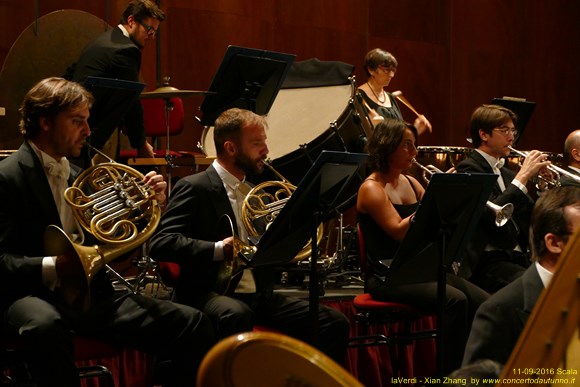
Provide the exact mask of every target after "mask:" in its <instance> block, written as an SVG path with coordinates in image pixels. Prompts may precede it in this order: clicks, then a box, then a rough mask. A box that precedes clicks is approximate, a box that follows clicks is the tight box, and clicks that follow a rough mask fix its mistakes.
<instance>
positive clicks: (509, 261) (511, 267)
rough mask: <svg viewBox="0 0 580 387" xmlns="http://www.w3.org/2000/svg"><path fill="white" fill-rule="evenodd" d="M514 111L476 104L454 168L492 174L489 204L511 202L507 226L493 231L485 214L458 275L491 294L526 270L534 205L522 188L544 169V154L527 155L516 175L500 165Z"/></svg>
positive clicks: (513, 129)
mask: <svg viewBox="0 0 580 387" xmlns="http://www.w3.org/2000/svg"><path fill="white" fill-rule="evenodd" d="M516 123H517V117H516V114H515V113H514V112H512V111H511V110H509V109H507V108H504V107H502V106H498V105H482V106H480V107H478V108H477V109H476V110H475V111H474V112H473V114H472V116H471V124H470V126H471V138H472V142H473V146H474V148H475V150H474V151H473V152H471V153H470V154H469V155H468V157H467V159H465V160H463V161H462V162H460V163H459V164H457V167H456V169H457V172H466V173H495V174H496V175H498V179H497V183H496V184H495V186H494V187H493V189H492V193H491V195H490V198H489V201H490V202H492V203H494V204H496V205H499V206H503V205H505V204H507V203H512V204H513V206H514V211H513V214H512V216H511V219H510V221H508V222H507V223H506V224H505V225H504V226H502V227H497V226H496V224H495V214H493V213H492V212H491V211H486V212H485V213H484V216H482V218H481V219H480V221H479V223H478V225H477V228H476V230H475V231H474V233H473V237H472V238H471V240H470V241H469V243H468V245H467V249H466V252H465V257H464V259H463V261H462V262H461V266H460V269H459V273H458V274H459V275H460V276H462V277H464V278H466V279H468V280H470V281H471V282H473V283H474V284H476V285H478V286H479V287H481V288H482V289H484V290H486V291H488V292H490V293H494V292H496V291H497V290H499V289H500V288H502V287H503V286H505V285H507V284H508V283H510V282H512V281H513V280H514V279H516V278H517V277H519V276H520V275H522V273H523V272H524V271H525V269H526V268H527V267H528V266H529V264H530V262H529V254H528V228H529V219H530V214H531V211H532V208H533V205H534V200H533V199H532V198H531V197H530V195H528V190H527V187H526V185H527V184H528V182H529V181H531V180H532V179H533V178H534V177H536V176H537V175H538V173H540V171H541V170H542V169H543V168H545V167H546V166H548V165H549V164H550V161H548V158H547V155H546V154H544V153H542V152H539V151H537V150H533V151H531V152H528V153H527V157H526V158H525V160H524V161H523V163H522V165H521V166H520V169H519V171H518V172H517V174H516V173H515V172H514V171H512V170H511V169H510V168H508V167H507V166H504V161H505V160H504V158H505V157H507V156H509V155H510V152H511V151H510V147H511V146H512V145H513V142H514V138H515V136H516V134H517V130H516V126H515V125H516Z"/></svg>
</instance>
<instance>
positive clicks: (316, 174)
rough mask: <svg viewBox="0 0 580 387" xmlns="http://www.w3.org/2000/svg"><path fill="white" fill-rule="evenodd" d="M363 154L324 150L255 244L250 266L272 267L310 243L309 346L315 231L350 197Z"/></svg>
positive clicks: (314, 301) (315, 296) (314, 317)
mask: <svg viewBox="0 0 580 387" xmlns="http://www.w3.org/2000/svg"><path fill="white" fill-rule="evenodd" d="M367 156H368V155H367V154H365V153H348V152H335V151H327V150H324V151H322V153H321V154H320V155H319V156H318V158H317V159H316V161H315V162H314V164H313V165H312V167H311V168H310V169H309V170H308V172H307V173H306V175H305V176H304V178H303V179H302V181H301V182H300V184H298V187H296V190H295V191H294V193H292V195H291V196H290V199H289V200H288V202H287V203H286V204H285V205H284V208H282V210H281V211H280V213H279V214H278V216H277V217H276V219H275V220H274V222H272V224H271V225H270V227H268V229H267V230H266V232H265V233H264V235H263V236H262V237H261V238H260V240H259V241H258V244H257V248H258V249H257V251H256V253H255V254H254V256H253V258H252V260H251V261H250V263H249V264H250V266H254V267H256V266H262V265H276V264H286V263H289V262H291V261H292V260H293V259H294V257H295V256H296V255H297V254H298V252H299V251H300V250H301V249H302V248H303V247H304V246H305V245H306V243H307V242H308V239H310V241H311V249H312V252H311V257H310V274H309V275H310V281H309V310H310V315H311V316H310V318H311V324H312V332H311V333H312V342H313V343H316V342H317V340H318V303H319V284H318V264H317V263H318V246H317V230H318V226H319V225H320V223H321V222H322V220H323V219H324V218H325V217H327V216H329V214H331V213H332V212H333V211H334V210H335V208H336V206H337V205H339V204H341V200H343V198H344V197H345V196H351V195H352V192H347V191H351V190H353V189H355V187H356V185H354V184H352V181H353V179H356V178H357V176H360V173H361V169H362V168H363V165H364V162H365V160H366V159H367Z"/></svg>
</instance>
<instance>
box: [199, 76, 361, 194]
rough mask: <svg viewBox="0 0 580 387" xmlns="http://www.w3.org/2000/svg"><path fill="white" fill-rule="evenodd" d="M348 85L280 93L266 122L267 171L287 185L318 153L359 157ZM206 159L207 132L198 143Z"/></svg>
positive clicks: (355, 110)
mask: <svg viewBox="0 0 580 387" xmlns="http://www.w3.org/2000/svg"><path fill="white" fill-rule="evenodd" d="M354 93H355V87H354V80H351V83H350V84H347V85H339V86H324V87H310V88H297V89H282V90H280V91H279V93H278V96H277V97H276V100H275V101H274V104H273V105H272V108H271V109H270V112H269V113H268V115H267V117H266V120H267V122H268V130H267V132H266V134H267V136H268V140H267V144H268V149H269V151H270V152H269V157H270V158H271V159H272V166H274V167H275V168H276V170H278V171H279V172H280V173H281V174H283V175H284V176H285V177H286V178H287V179H288V180H289V181H290V182H291V183H292V184H294V185H298V183H300V180H301V178H302V176H304V174H305V173H306V171H307V170H308V169H309V168H310V166H311V165H312V163H313V162H314V160H316V158H317V157H318V155H319V154H320V153H321V152H322V151H323V150H335V151H349V152H362V151H363V150H364V143H365V142H366V141H365V140H366V136H367V134H366V132H365V129H364V128H363V126H362V124H361V118H360V115H359V111H360V107H359V106H358V102H357V101H356V99H355V98H354ZM201 143H202V147H203V148H204V151H205V153H206V155H207V156H215V145H214V142H213V128H212V127H207V128H205V129H204V133H203V134H202V138H201Z"/></svg>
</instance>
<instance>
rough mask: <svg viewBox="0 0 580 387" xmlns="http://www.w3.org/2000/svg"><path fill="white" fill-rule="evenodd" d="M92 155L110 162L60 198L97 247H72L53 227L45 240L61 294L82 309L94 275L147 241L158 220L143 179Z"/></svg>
mask: <svg viewBox="0 0 580 387" xmlns="http://www.w3.org/2000/svg"><path fill="white" fill-rule="evenodd" d="M89 148H92V147H90V146H89ZM92 150H93V151H95V152H97V153H99V154H100V155H101V156H103V157H105V158H106V159H108V160H109V161H108V162H105V163H101V164H97V165H93V166H91V167H89V168H88V169H86V170H85V171H83V172H82V173H81V174H80V175H79V176H78V177H77V178H76V180H75V181H74V183H73V185H72V186H71V187H69V188H67V189H66V191H65V194H64V198H65V201H66V202H67V203H68V205H69V206H70V207H71V209H72V212H73V215H74V217H75V219H76V221H77V222H78V223H79V224H80V226H81V227H82V228H83V229H84V230H85V231H86V232H88V233H90V234H91V235H93V236H94V237H95V238H96V239H97V240H98V241H99V242H101V243H102V244H94V245H92V246H83V245H81V244H78V243H76V242H73V241H72V240H71V238H70V237H69V236H68V235H67V234H66V233H65V231H64V230H62V229H61V228H59V227H57V226H55V225H51V226H48V227H47V229H46V232H45V235H44V246H45V252H46V253H47V254H49V255H55V256H58V258H57V262H56V268H57V276H58V278H59V285H58V290H59V292H60V294H61V295H62V296H63V298H64V299H65V301H67V303H69V304H70V305H71V306H73V307H76V308H79V309H83V310H85V309H87V308H88V307H89V305H90V284H91V281H92V280H93V278H94V276H95V274H96V273H97V272H99V271H100V270H101V269H102V268H103V267H105V265H107V264H108V263H109V262H111V261H113V260H115V259H116V258H118V257H120V256H121V255H123V254H126V253H128V252H130V251H132V250H134V249H135V248H137V247H138V246H140V245H142V244H143V243H144V242H145V241H146V240H148V239H149V238H150V237H151V236H152V235H153V232H154V231H155V229H156V227H157V225H158V224H159V220H160V217H161V208H160V207H159V205H158V204H157V201H156V200H155V199H154V197H155V192H154V191H153V189H152V188H151V187H149V186H147V185H146V184H145V183H144V179H145V177H144V176H143V174H141V173H140V172H139V171H137V170H135V169H133V168H130V167H128V166H126V165H124V164H120V163H117V162H115V161H114V160H112V159H110V158H109V157H108V156H106V155H105V154H104V153H102V152H100V151H99V150H97V149H95V148H92Z"/></svg>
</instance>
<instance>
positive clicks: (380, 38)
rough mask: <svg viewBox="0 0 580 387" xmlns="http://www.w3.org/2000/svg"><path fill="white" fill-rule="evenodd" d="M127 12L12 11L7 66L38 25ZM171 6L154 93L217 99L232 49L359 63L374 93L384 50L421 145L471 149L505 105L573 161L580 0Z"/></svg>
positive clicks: (26, 0) (209, 0)
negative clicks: (166, 88) (525, 111)
mask: <svg viewBox="0 0 580 387" xmlns="http://www.w3.org/2000/svg"><path fill="white" fill-rule="evenodd" d="M125 5H126V1H125V0H106V1H105V0H99V1H97V0H90V1H86V0H50V1H49V0H44V1H43V0H36V1H32V0H0V25H1V26H2V27H1V28H2V33H1V34H0V65H3V64H4V60H5V58H6V56H7V55H8V52H9V50H10V48H11V47H12V45H13V43H14V42H15V41H16V40H17V38H18V36H19V35H20V33H21V32H22V31H23V30H25V29H26V28H28V27H29V26H30V25H32V24H34V23H35V18H36V17H37V16H38V17H42V16H44V15H46V14H48V13H50V12H53V11H57V10H61V9H78V10H82V11H85V12H88V13H90V14H92V15H95V16H96V17H98V18H100V19H103V20H105V21H107V22H108V23H109V24H111V25H116V24H117V21H118V19H119V16H120V13H121V12H122V10H123V9H124V7H125ZM160 5H161V7H162V8H163V9H164V10H165V11H166V13H167V19H166V21H165V22H164V23H162V26H161V29H160V38H159V39H158V44H157V45H155V44H154V45H151V46H150V47H147V48H146V49H145V52H144V60H143V66H142V75H143V78H144V81H145V82H146V83H147V90H153V89H155V88H156V87H157V86H158V85H159V82H160V80H161V78H162V77H163V76H166V75H168V76H170V77H171V84H172V85H173V86H175V87H177V88H179V89H186V90H207V89H208V87H209V85H210V83H211V80H212V77H213V74H214V73H215V71H216V70H217V67H218V65H219V64H220V62H221V59H222V57H223V55H224V53H225V50H226V47H227V46H228V45H230V44H233V45H240V46H245V47H252V48H259V49H266V50H273V51H280V52H286V53H292V54H295V55H296V60H297V61H300V60H306V59H310V58H318V59H320V60H323V61H342V62H346V63H350V64H353V65H355V66H356V68H355V74H356V79H357V83H358V84H362V83H364V82H365V81H366V77H365V75H364V72H363V70H362V68H361V65H362V60H363V57H364V55H365V53H366V52H367V51H368V50H369V49H372V48H374V47H381V48H384V49H386V50H388V51H391V52H392V53H393V54H394V55H395V56H396V57H397V59H398V61H399V69H398V71H397V74H396V77H395V78H394V80H393V81H392V83H391V85H390V86H389V91H394V90H401V91H403V93H404V96H405V97H406V98H407V99H408V100H409V101H410V102H411V104H412V105H413V106H414V107H415V108H416V110H418V111H419V112H421V113H424V114H425V115H426V116H427V117H428V118H429V120H430V121H431V123H432V124H433V127H434V132H433V133H432V134H428V135H424V136H422V137H421V139H420V144H419V145H424V146H425V145H428V146H457V147H464V146H469V144H468V143H467V142H466V140H465V138H466V131H467V126H468V122H469V117H470V114H471V112H472V111H473V110H474V108H475V107H477V106H478V105H479V104H482V103H488V102H489V101H490V100H491V99H492V98H494V97H501V96H512V97H519V98H525V99H527V100H530V101H534V102H536V103H537V106H536V110H535V112H534V114H533V116H532V119H531V120H530V122H529V124H528V127H527V129H526V132H525V135H524V136H523V138H522V139H521V140H520V143H519V145H518V148H520V149H533V148H537V149H541V150H544V151H549V152H561V151H562V144H563V141H564V139H565V136H566V134H567V133H568V132H570V131H571V130H572V129H575V128H579V127H580V124H579V118H578V114H577V111H578V107H577V106H578V101H580V88H579V87H578V86H579V85H580V82H579V81H580V72H579V71H578V59H579V53H578V49H579V48H580V28H578V20H580V2H578V1H576V0H537V1H528V0H509V1H506V0H477V1H475V0H468V1H465V0H405V1H390V0H382V1H379V0H377V1H369V0H341V1H337V0H308V1H305V0H295V1H287V0H220V1H216V0H195V1H186V0H161V1H160ZM42 32H43V31H42V30H39V31H38V33H39V34H42ZM55 39H57V38H56V37H55ZM55 55H59V52H58V44H55ZM54 75H60V74H54ZM19 76H22V77H23V79H27V78H26V74H18V75H17V77H19ZM34 81H37V80H34ZM29 82H31V81H29ZM3 87H4V85H1V84H0V89H2V88H3ZM201 101H202V97H200V96H196V97H190V98H187V99H185V100H184V102H185V109H186V129H185V131H184V132H183V133H182V134H180V135H179V137H178V138H177V139H175V140H172V141H173V142H172V143H173V144H179V145H180V147H181V148H182V149H185V150H195V149H196V146H195V145H196V143H197V141H198V140H199V139H200V137H201V134H202V130H203V128H202V126H201V125H200V124H199V123H197V122H196V120H195V118H194V117H195V116H196V115H198V116H199V114H200V112H199V109H198V108H199V105H200V104H201ZM18 102H19V101H18ZM2 103H6V102H5V101H0V107H1V106H2ZM346 103H347V101H345V108H346ZM402 110H403V113H404V114H405V115H406V118H407V119H408V120H412V119H413V113H411V111H409V110H407V109H406V108H405V107H402ZM312 114H313V115H315V114H316V111H313V112H312ZM9 122H10V124H9V125H8V123H9ZM11 122H12V121H9V120H8V119H7V117H1V116H0V131H1V133H3V136H1V137H2V138H5V137H6V133H10V136H11V135H12V133H14V137H16V138H17V137H18V135H17V132H16V128H15V127H13V124H12V123H11ZM8 126H9V127H8ZM315 130H316V129H315ZM317 134H319V133H313V137H312V138H314V137H315V136H316V135H317ZM287 135H288V136H291V135H292V123H291V122H289V123H288V134H287ZM0 148H6V147H5V146H3V144H0ZM10 148H12V147H10Z"/></svg>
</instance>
